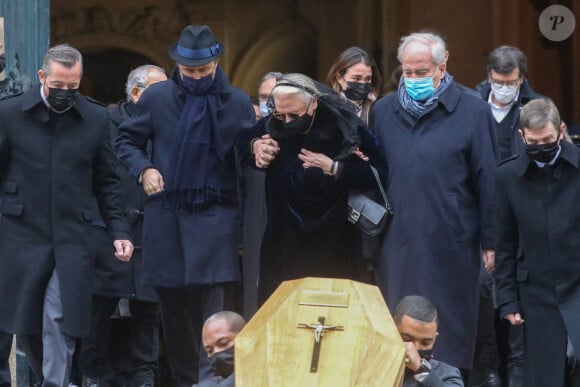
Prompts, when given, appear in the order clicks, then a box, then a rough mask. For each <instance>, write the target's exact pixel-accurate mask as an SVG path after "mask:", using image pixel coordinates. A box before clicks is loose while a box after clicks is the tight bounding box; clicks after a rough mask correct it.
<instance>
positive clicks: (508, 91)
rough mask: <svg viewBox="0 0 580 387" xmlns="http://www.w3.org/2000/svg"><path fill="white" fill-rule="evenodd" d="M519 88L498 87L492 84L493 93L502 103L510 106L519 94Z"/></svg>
mask: <svg viewBox="0 0 580 387" xmlns="http://www.w3.org/2000/svg"><path fill="white" fill-rule="evenodd" d="M519 89H520V87H519V86H508V85H502V86H499V87H498V86H497V85H496V84H495V83H492V84H491V91H492V93H493V95H494V96H495V99H497V100H498V101H499V102H500V103H503V104H508V103H510V102H512V101H513V100H514V99H515V98H516V95H517V94H518V90H519Z"/></svg>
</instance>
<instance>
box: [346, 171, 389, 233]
mask: <svg viewBox="0 0 580 387" xmlns="http://www.w3.org/2000/svg"><path fill="white" fill-rule="evenodd" d="M369 166H370V167H371V170H372V172H373V175H374V177H375V180H376V181H377V186H378V188H379V191H380V193H381V198H380V199H379V201H375V200H374V199H372V198H371V197H370V196H369V193H368V192H366V191H360V190H354V189H351V190H350V191H349V193H348V208H347V211H348V212H347V219H348V221H349V222H350V223H352V224H354V225H355V226H356V227H358V228H359V229H360V230H361V231H362V232H364V233H366V234H368V235H371V236H377V235H379V234H381V233H382V231H383V230H384V229H385V225H386V224H387V220H388V219H389V217H390V216H391V215H393V208H392V206H391V202H389V198H388V197H387V194H386V192H385V189H384V188H383V184H382V183H381V179H380V178H379V173H378V172H377V170H376V168H375V167H373V166H372V165H370V164H369Z"/></svg>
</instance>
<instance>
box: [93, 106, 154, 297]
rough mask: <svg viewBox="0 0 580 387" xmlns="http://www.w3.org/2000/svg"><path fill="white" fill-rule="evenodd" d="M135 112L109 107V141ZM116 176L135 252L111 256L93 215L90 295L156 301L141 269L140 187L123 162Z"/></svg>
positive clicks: (105, 235) (129, 108) (107, 238)
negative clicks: (94, 256) (94, 251)
mask: <svg viewBox="0 0 580 387" xmlns="http://www.w3.org/2000/svg"><path fill="white" fill-rule="evenodd" d="M134 111H135V104H134V103H133V102H132V101H128V100H122V101H120V102H119V103H117V105H115V106H113V107H111V108H109V116H110V130H111V138H116V137H117V133H118V131H119V125H120V124H121V123H122V122H124V121H125V120H127V119H129V118H130V117H131V116H132V115H133V113H134ZM116 167H117V173H118V175H119V177H120V179H121V206H122V208H123V211H124V213H125V216H126V218H127V220H128V221H129V223H130V225H131V231H132V233H133V240H134V244H135V251H134V252H133V256H132V257H131V260H130V261H129V262H123V261H120V260H118V259H117V258H116V257H115V256H114V254H113V253H114V251H113V250H112V247H111V243H109V242H107V241H110V239H111V237H110V235H109V234H108V233H107V232H105V229H104V227H103V226H104V223H103V222H100V221H99V218H100V217H99V214H98V213H97V214H95V215H96V216H97V218H96V219H95V222H94V223H95V227H100V228H101V230H100V232H98V234H99V238H98V239H97V240H96V243H97V261H96V265H95V276H94V278H93V288H94V289H93V293H94V294H98V295H102V296H108V297H124V298H129V299H137V300H140V301H149V302H155V301H157V294H156V293H155V291H154V290H153V288H151V287H150V286H146V285H145V284H144V283H143V281H142V275H141V268H142V257H141V252H142V248H141V233H142V228H143V201H144V200H145V192H144V191H143V186H142V185H141V184H139V183H138V182H137V180H136V179H135V178H133V177H132V176H131V175H130V174H129V172H128V171H127V167H126V166H125V164H123V163H122V162H120V161H118V162H117V163H116Z"/></svg>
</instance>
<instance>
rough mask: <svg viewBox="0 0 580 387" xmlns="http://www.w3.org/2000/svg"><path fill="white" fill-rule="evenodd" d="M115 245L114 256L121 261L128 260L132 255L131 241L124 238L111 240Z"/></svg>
mask: <svg viewBox="0 0 580 387" xmlns="http://www.w3.org/2000/svg"><path fill="white" fill-rule="evenodd" d="M113 246H114V247H115V257H117V259H119V260H121V261H125V262H128V261H129V260H130V259H131V256H132V255H133V250H134V247H133V243H132V242H131V241H129V240H126V239H116V240H115V241H113Z"/></svg>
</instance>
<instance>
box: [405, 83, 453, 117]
mask: <svg viewBox="0 0 580 387" xmlns="http://www.w3.org/2000/svg"><path fill="white" fill-rule="evenodd" d="M451 83H453V77H452V76H451V75H449V73H447V72H446V73H445V76H444V77H443V79H442V80H441V84H440V85H439V87H438V88H437V89H436V90H435V93H433V95H432V96H431V97H430V98H429V99H427V100H426V101H425V102H422V103H421V102H419V101H415V100H414V99H413V98H411V97H410V96H409V94H408V93H407V89H405V80H404V79H403V77H401V80H400V81H399V89H398V94H399V103H400V104H401V106H402V107H403V109H405V110H406V111H407V112H408V113H409V114H410V115H411V116H412V117H413V118H419V117H420V116H421V115H422V114H423V113H425V112H426V111H427V110H431V109H428V108H429V107H431V106H432V105H433V104H435V102H437V100H438V99H439V97H440V96H441V94H443V92H444V91H445V90H447V88H448V87H449V86H450V85H451Z"/></svg>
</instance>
